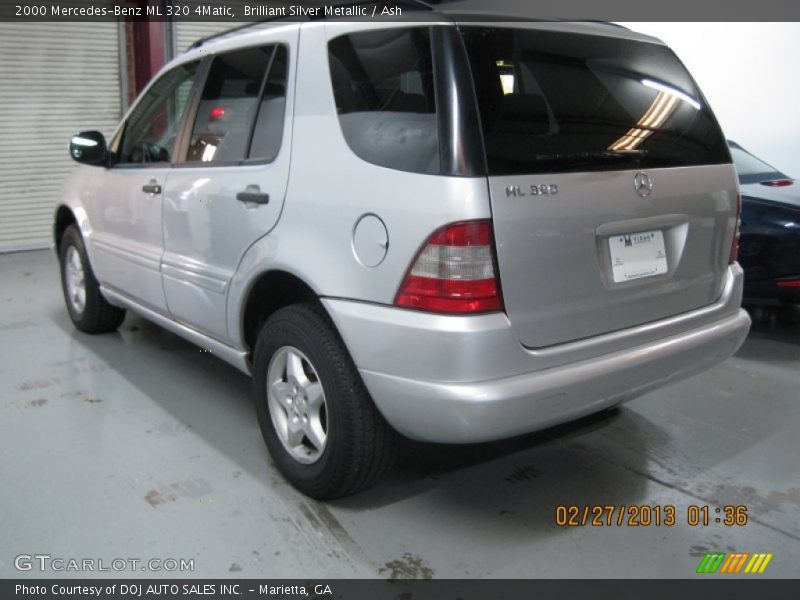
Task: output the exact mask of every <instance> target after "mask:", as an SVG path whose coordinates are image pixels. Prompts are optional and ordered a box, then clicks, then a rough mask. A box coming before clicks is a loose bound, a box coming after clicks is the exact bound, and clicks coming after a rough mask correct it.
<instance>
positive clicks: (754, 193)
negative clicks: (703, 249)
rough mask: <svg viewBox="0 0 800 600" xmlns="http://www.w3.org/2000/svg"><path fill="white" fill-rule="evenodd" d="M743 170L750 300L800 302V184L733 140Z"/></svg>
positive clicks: (744, 258) (743, 243)
mask: <svg viewBox="0 0 800 600" xmlns="http://www.w3.org/2000/svg"><path fill="white" fill-rule="evenodd" d="M728 145H729V146H730V149H731V155H732V156H733V162H734V164H735V165H736V170H737V172H738V174H739V188H740V190H741V194H742V226H741V238H740V242H739V263H740V264H741V265H742V267H743V268H744V276H745V284H744V295H745V301H747V302H750V303H761V302H764V301H767V302H769V303H777V304H798V303H800V184H799V183H798V182H797V181H796V180H794V179H792V178H791V177H788V176H787V175H785V174H784V173H781V172H780V171H778V170H777V169H775V168H774V167H772V166H771V165H768V164H767V163H765V162H764V161H762V160H760V159H759V158H756V157H755V156H753V155H752V154H750V153H749V152H748V151H747V150H745V149H744V148H742V147H741V146H739V144H737V143H735V142H731V141H729V142H728Z"/></svg>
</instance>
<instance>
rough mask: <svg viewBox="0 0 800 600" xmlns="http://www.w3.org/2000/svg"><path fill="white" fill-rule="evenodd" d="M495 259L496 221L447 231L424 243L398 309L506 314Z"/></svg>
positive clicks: (402, 289)
mask: <svg viewBox="0 0 800 600" xmlns="http://www.w3.org/2000/svg"><path fill="white" fill-rule="evenodd" d="M494 259H495V256H494V244H493V236H492V222H491V221H489V220H486V221H465V222H463V223H454V224H452V225H447V226H446V227H443V228H441V229H439V230H438V231H436V232H434V233H433V235H431V236H430V237H429V238H428V240H427V241H426V242H425V245H424V246H423V247H422V250H421V251H420V252H419V254H418V255H417V257H416V259H415V261H414V264H413V265H412V266H411V269H410V270H409V271H408V274H407V275H406V277H405V279H404V280H403V283H402V285H401V286H400V290H399V291H398V292H397V297H396V298H395V305H396V306H402V307H405V308H414V309H417V310H425V311H430V312H440V313H453V314H465V313H482V312H492V311H498V310H502V309H503V302H502V300H501V297H500V286H499V283H498V280H497V275H496V273H495V266H494V265H495V260H494Z"/></svg>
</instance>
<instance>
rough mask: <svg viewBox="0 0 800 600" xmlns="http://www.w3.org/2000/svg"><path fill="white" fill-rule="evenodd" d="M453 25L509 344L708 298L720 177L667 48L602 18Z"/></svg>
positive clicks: (727, 204) (729, 193) (727, 216)
mask: <svg viewBox="0 0 800 600" xmlns="http://www.w3.org/2000/svg"><path fill="white" fill-rule="evenodd" d="M461 32H462V35H463V38H464V42H465V46H466V49H467V54H468V57H469V61H470V65H471V70H472V77H473V81H474V84H475V89H476V96H477V100H478V107H479V110H480V115H481V124H482V129H483V137H484V145H485V149H486V159H487V167H488V175H489V177H488V181H489V192H490V196H491V204H492V215H493V219H494V228H495V243H496V245H497V259H498V266H499V271H500V282H501V286H502V290H503V299H504V302H505V307H506V312H507V314H508V317H509V319H510V321H511V324H512V327H513V329H514V332H515V334H516V336H517V337H518V339H519V340H520V342H521V343H522V344H523V345H525V346H528V347H533V348H538V347H545V346H551V345H554V344H559V343H564V342H568V341H572V340H579V339H582V338H587V337H591V336H596V335H599V334H603V333H607V332H612V331H616V330H620V329H624V328H628V327H632V326H636V325H640V324H643V323H648V322H651V321H655V320H658V319H663V318H666V317H669V316H671V315H676V314H679V313H682V312H686V311H689V310H692V309H695V308H699V307H702V306H704V305H707V304H710V303H712V302H714V301H715V300H716V299H717V298H718V297H719V295H720V294H721V292H722V288H723V285H724V277H725V273H726V267H727V265H728V263H729V256H730V249H731V242H732V239H733V234H734V229H735V221H736V204H737V199H736V194H737V187H736V185H737V184H736V175H735V171H734V170H733V167H732V166H731V164H730V162H731V159H730V154H729V152H728V149H727V146H726V142H725V138H724V136H723V135H722V133H721V131H720V128H719V126H718V124H717V122H716V120H715V118H714V116H713V114H712V113H711V111H710V110H709V108H708V107H707V105H706V103H705V101H704V99H703V97H702V95H701V94H700V92H699V91H698V90H697V87H696V85H695V83H694V81H693V80H692V78H691V76H690V75H689V74H688V73H687V71H686V69H685V68H684V67H683V66H682V64H681V63H680V61H679V60H678V59H677V57H675V55H674V54H673V53H672V51H670V50H669V49H668V48H666V47H665V46H663V45H662V44H660V43H657V42H656V41H655V40H650V39H649V38H644V37H641V36H637V35H636V34H631V33H629V32H626V30H623V29H617V28H614V27H612V26H603V25H562V26H554V25H547V24H544V25H538V26H516V25H515V26H511V27H505V26H495V25H490V26H478V25H471V24H470V25H463V26H461Z"/></svg>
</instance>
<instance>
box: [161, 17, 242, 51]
mask: <svg viewBox="0 0 800 600" xmlns="http://www.w3.org/2000/svg"><path fill="white" fill-rule="evenodd" d="M237 25H241V23H236V22H231V23H229V22H224V21H223V22H216V23H215V22H205V21H178V22H173V23H172V27H173V32H174V33H173V35H174V39H175V55H176V56H177V55H180V54H183V53H184V52H186V50H187V49H188V48H189V46H191V45H192V44H194V43H195V42H196V41H197V40H199V39H200V38H203V37H206V36H208V35H213V34H215V33H219V32H220V31H225V30H226V29H231V28H232V27H236V26H237Z"/></svg>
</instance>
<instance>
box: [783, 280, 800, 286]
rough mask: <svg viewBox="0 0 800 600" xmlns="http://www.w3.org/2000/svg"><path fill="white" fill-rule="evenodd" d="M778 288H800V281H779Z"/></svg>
mask: <svg viewBox="0 0 800 600" xmlns="http://www.w3.org/2000/svg"><path fill="white" fill-rule="evenodd" d="M778 287H784V288H800V279H798V280H794V281H779V282H778Z"/></svg>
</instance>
